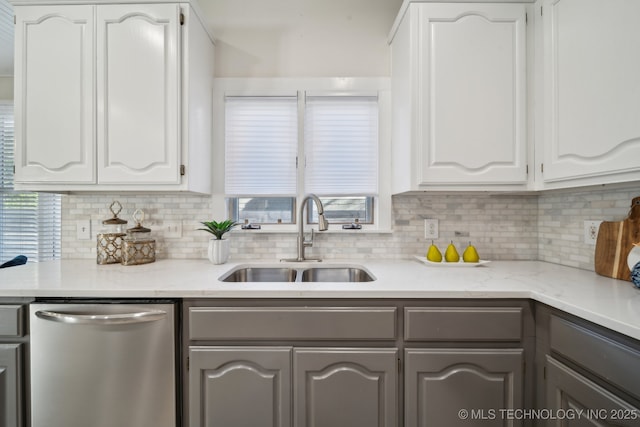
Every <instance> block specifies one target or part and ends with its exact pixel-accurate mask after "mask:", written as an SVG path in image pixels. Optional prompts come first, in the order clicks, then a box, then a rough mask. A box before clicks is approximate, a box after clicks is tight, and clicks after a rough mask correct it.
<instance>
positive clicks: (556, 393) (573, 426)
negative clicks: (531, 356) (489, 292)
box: [536, 304, 640, 427]
mask: <svg viewBox="0 0 640 427" xmlns="http://www.w3.org/2000/svg"><path fill="white" fill-rule="evenodd" d="M536 320H537V346H536V365H537V371H538V373H537V376H536V388H537V393H536V394H537V405H536V406H537V407H536V409H537V410H542V411H549V412H548V415H549V417H547V418H546V419H541V420H540V422H539V423H538V425H541V426H546V427H596V426H597V427H604V426H606V427H613V426H623V427H631V426H634V427H639V426H640V343H639V342H638V341H637V340H634V339H632V338H630V337H628V336H625V335H622V334H618V333H615V332H613V331H611V330H608V329H606V328H603V327H601V326H598V325H594V324H592V323H590V322H587V321H585V320H582V319H579V318H577V317H575V316H571V315H569V314H567V313H563V312H560V311H558V310H555V309H551V308H549V307H547V306H544V305H542V304H538V305H537V306H536Z"/></svg>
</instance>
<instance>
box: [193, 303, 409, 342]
mask: <svg viewBox="0 0 640 427" xmlns="http://www.w3.org/2000/svg"><path fill="white" fill-rule="evenodd" d="M395 337H396V308H395V307H363V308H355V307H304V308H295V307H191V308H190V309H189V338H190V339H192V340H247V339H265V340H267V339H268V340H278V339H282V340H289V339H309V340H392V339H395Z"/></svg>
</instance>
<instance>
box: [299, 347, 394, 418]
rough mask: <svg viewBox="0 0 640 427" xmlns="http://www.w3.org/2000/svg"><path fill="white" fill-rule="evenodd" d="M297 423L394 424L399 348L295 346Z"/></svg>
mask: <svg viewBox="0 0 640 427" xmlns="http://www.w3.org/2000/svg"><path fill="white" fill-rule="evenodd" d="M293 357H294V362H293V364H294V383H293V391H294V393H293V394H294V403H293V404H294V420H295V426H296V427H395V426H397V422H398V399H397V391H396V390H397V386H398V384H397V383H398V376H397V363H398V362H397V360H398V351H397V349H395V348H390V349H381V348H348V349H347V348H300V349H295V350H294V356H293Z"/></svg>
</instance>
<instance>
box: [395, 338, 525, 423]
mask: <svg viewBox="0 0 640 427" xmlns="http://www.w3.org/2000/svg"><path fill="white" fill-rule="evenodd" d="M523 362H524V354H523V350H522V349H475V348H472V349H465V348H453V349H452V348H443V349H441V348H413V349H411V348H410V349H406V350H405V393H404V395H405V426H406V427H418V426H420V427H441V426H447V427H456V426H460V427H469V426H475V425H482V426H503V425H512V426H518V425H522V422H518V421H517V420H515V421H514V422H513V424H505V423H504V419H503V418H505V417H503V415H502V414H503V413H504V412H503V411H502V410H509V409H520V408H522V407H523V404H524V397H523V390H524V384H523V381H524V373H523V365H524V363H523Z"/></svg>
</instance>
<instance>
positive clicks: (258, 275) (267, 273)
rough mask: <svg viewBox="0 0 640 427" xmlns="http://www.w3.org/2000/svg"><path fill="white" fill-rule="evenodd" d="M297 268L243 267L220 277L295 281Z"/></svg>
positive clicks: (233, 280) (225, 278) (226, 279)
mask: <svg viewBox="0 0 640 427" xmlns="http://www.w3.org/2000/svg"><path fill="white" fill-rule="evenodd" d="M296 274H297V272H296V270H295V269H293V268H276V267H242V268H239V269H237V270H231V271H230V272H228V273H226V274H225V275H224V276H222V277H221V278H220V280H221V281H223V282H295V281H296Z"/></svg>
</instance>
